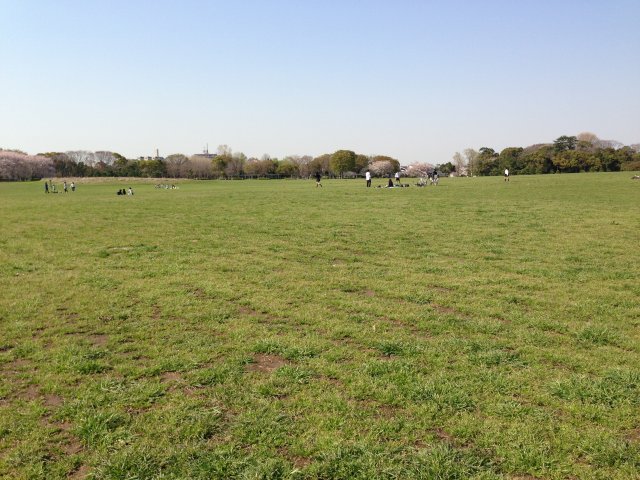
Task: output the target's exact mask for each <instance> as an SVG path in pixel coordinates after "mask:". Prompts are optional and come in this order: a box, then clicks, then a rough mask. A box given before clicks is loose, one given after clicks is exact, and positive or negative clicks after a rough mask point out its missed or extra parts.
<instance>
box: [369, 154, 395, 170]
mask: <svg viewBox="0 0 640 480" xmlns="http://www.w3.org/2000/svg"><path fill="white" fill-rule="evenodd" d="M373 162H389V163H390V164H391V165H392V166H393V172H391V173H395V172H399V171H400V161H399V160H397V159H395V158H393V157H389V156H387V155H374V156H373V157H371V160H370V162H369V163H373Z"/></svg>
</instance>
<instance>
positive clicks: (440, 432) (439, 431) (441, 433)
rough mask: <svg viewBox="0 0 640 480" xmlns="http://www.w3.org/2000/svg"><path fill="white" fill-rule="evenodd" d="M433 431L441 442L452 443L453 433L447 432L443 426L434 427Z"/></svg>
mask: <svg viewBox="0 0 640 480" xmlns="http://www.w3.org/2000/svg"><path fill="white" fill-rule="evenodd" d="M433 433H434V434H435V436H436V437H437V438H438V439H440V440H442V441H443V442H447V443H453V442H454V440H455V439H454V437H453V435H451V434H450V433H448V432H447V431H445V430H444V429H443V428H440V427H437V428H434V429H433Z"/></svg>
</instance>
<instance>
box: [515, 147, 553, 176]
mask: <svg viewBox="0 0 640 480" xmlns="http://www.w3.org/2000/svg"><path fill="white" fill-rule="evenodd" d="M554 154H555V150H554V148H553V145H532V146H530V147H527V148H525V149H524V151H523V152H522V154H521V155H520V161H521V162H522V164H523V167H522V171H521V173H523V174H529V175H532V174H537V173H551V172H554V171H555V168H554V166H553V156H554Z"/></svg>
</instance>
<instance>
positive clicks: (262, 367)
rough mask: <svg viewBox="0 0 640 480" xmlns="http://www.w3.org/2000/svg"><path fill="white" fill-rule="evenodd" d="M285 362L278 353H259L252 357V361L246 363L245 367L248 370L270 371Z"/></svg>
mask: <svg viewBox="0 0 640 480" xmlns="http://www.w3.org/2000/svg"><path fill="white" fill-rule="evenodd" d="M286 364H287V361H286V360H285V359H284V358H282V357H281V356H279V355H262V354H260V355H256V356H255V357H254V358H253V363H250V364H249V365H247V367H246V369H247V371H249V372H263V373H271V372H273V371H274V370H276V369H277V368H280V367H282V366H284V365H286Z"/></svg>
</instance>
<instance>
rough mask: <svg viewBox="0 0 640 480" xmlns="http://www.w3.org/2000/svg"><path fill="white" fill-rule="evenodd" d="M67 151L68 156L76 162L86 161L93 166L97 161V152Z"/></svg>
mask: <svg viewBox="0 0 640 480" xmlns="http://www.w3.org/2000/svg"><path fill="white" fill-rule="evenodd" d="M65 153H66V155H67V157H69V158H70V159H71V160H72V161H73V162H75V163H84V164H85V165H87V166H89V167H92V166H93V165H94V164H95V163H97V160H96V156H95V154H94V153H93V152H89V151H87V150H73V151H69V152H65Z"/></svg>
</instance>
